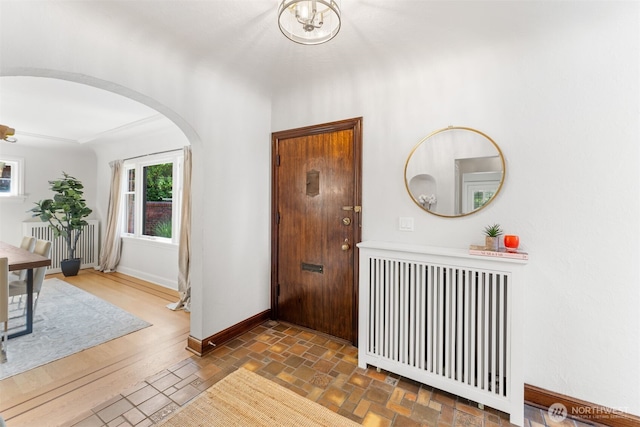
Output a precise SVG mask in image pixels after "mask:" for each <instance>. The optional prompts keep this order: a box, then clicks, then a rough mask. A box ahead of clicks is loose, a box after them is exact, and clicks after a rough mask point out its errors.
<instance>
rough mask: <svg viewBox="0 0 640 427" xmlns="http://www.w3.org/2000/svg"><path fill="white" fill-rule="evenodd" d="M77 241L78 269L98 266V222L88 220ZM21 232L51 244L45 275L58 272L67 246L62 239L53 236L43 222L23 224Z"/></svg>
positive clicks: (65, 256) (66, 256) (65, 255)
mask: <svg viewBox="0 0 640 427" xmlns="http://www.w3.org/2000/svg"><path fill="white" fill-rule="evenodd" d="M87 222H88V223H89V224H88V225H86V226H85V227H84V228H83V230H82V233H81V234H80V237H79V239H78V245H77V246H76V254H75V256H76V258H80V259H81V260H82V261H81V265H80V268H88V267H95V266H96V265H98V231H99V230H98V221H97V220H88V221H87ZM22 232H23V234H24V235H25V236H32V237H35V238H36V239H42V240H49V241H50V242H51V266H50V267H49V269H47V274H49V273H58V272H60V261H62V260H64V259H67V258H68V257H69V256H68V254H67V245H66V243H65V241H64V238H62V237H57V238H55V237H54V235H53V230H51V228H49V226H48V225H47V223H44V222H23V223H22Z"/></svg>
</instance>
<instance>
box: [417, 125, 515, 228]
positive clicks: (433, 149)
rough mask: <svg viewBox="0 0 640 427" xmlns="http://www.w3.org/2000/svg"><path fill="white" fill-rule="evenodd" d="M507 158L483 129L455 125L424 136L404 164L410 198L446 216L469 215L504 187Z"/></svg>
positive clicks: (425, 208)
mask: <svg viewBox="0 0 640 427" xmlns="http://www.w3.org/2000/svg"><path fill="white" fill-rule="evenodd" d="M504 176H505V163H504V157H503V155H502V151H500V147H498V144H496V143H495V142H494V141H493V139H491V138H489V136H487V135H486V134H484V133H482V132H480V131H479V130H476V129H472V128H467V127H455V126H450V127H448V128H444V129H440V130H437V131H435V132H433V133H431V134H430V135H427V136H426V137H424V138H423V139H422V140H420V142H418V144H417V145H416V146H415V147H413V150H411V153H410V154H409V158H408V159H407V162H406V163H405V166H404V182H405V186H406V187H407V191H408V192H409V195H410V196H411V199H412V200H413V201H414V202H415V203H416V204H417V205H418V206H420V207H421V208H422V209H424V210H425V211H427V212H429V213H431V214H434V215H438V216H443V217H460V216H465V215H470V214H472V213H474V212H477V211H479V210H480V209H482V208H484V207H485V206H487V205H488V204H489V203H491V202H492V201H493V200H494V199H495V198H496V196H497V195H498V193H499V192H500V189H501V188H502V184H503V182H504Z"/></svg>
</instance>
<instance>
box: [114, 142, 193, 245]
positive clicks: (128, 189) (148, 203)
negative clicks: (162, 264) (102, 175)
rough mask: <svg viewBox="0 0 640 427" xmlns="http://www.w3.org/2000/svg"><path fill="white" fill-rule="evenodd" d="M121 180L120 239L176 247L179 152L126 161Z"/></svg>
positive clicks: (178, 225)
mask: <svg viewBox="0 0 640 427" xmlns="http://www.w3.org/2000/svg"><path fill="white" fill-rule="evenodd" d="M123 178H124V179H123V181H124V184H123V185H124V191H123V203H122V206H123V212H122V214H123V217H124V221H123V233H124V235H126V236H128V237H134V238H140V239H149V240H157V241H161V242H167V243H177V242H178V234H179V230H180V204H181V200H182V182H181V180H182V152H181V151H180V152H174V153H168V154H163V155H155V156H147V157H143V158H138V159H133V160H129V161H126V162H125V164H124V177H123Z"/></svg>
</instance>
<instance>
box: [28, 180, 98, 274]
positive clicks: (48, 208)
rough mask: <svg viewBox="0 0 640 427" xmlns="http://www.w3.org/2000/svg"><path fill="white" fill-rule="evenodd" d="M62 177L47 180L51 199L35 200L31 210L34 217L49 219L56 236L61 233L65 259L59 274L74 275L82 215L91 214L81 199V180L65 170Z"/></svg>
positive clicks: (82, 221)
mask: <svg viewBox="0 0 640 427" xmlns="http://www.w3.org/2000/svg"><path fill="white" fill-rule="evenodd" d="M62 175H63V177H62V178H60V179H56V180H53V181H49V185H50V188H51V191H53V192H54V193H55V194H54V196H53V199H44V200H40V201H39V202H36V206H35V207H34V208H32V209H31V210H30V212H33V216H34V217H40V220H42V222H48V223H49V227H50V228H51V229H52V230H53V235H54V236H55V237H60V236H62V237H63V238H64V240H65V243H66V245H67V256H68V258H67V259H64V260H62V261H61V262H60V268H61V269H62V274H64V275H65V276H75V275H77V274H78V271H79V270H80V258H76V257H75V254H76V245H77V244H78V239H79V238H80V234H82V229H83V227H84V226H86V225H87V224H88V223H87V221H85V219H84V218H86V217H88V216H89V215H90V214H91V209H89V208H88V207H87V203H86V201H85V200H84V198H83V188H84V186H83V185H82V182H80V180H78V179H76V178H74V177H72V176H71V175H69V174H67V173H66V172H62Z"/></svg>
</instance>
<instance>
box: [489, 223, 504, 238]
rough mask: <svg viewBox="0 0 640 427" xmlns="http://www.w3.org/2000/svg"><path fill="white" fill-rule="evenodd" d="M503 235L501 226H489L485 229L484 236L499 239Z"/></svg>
mask: <svg viewBox="0 0 640 427" xmlns="http://www.w3.org/2000/svg"><path fill="white" fill-rule="evenodd" d="M502 233H504V231H502V228H500V224H493V225H487V226H486V227H485V228H484V234H485V235H486V236H487V237H498V236H500V235H501V234H502Z"/></svg>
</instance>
